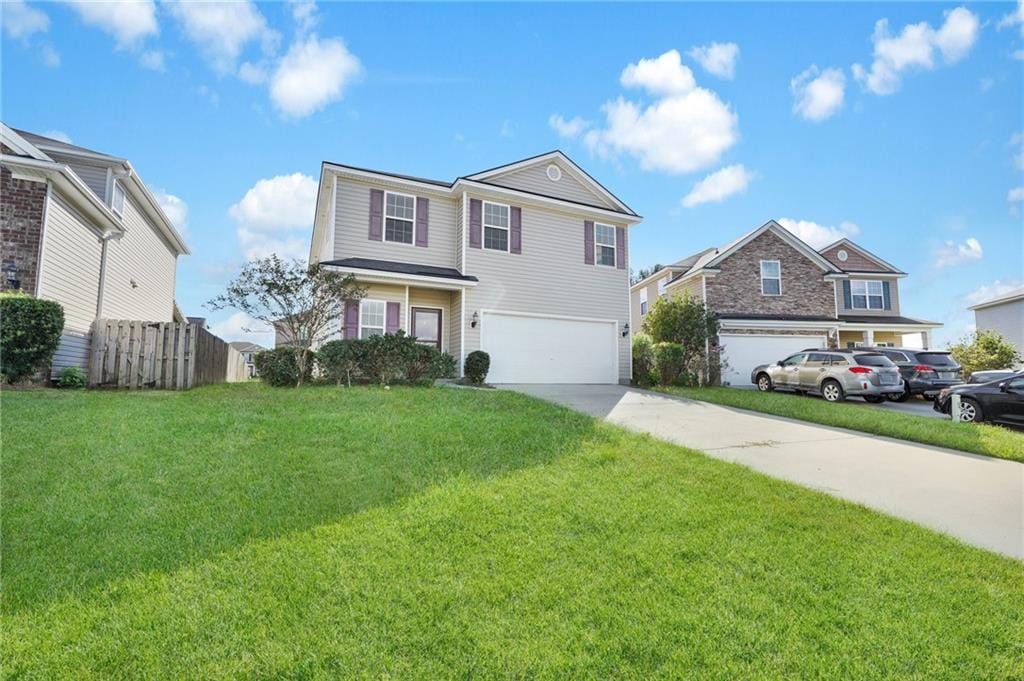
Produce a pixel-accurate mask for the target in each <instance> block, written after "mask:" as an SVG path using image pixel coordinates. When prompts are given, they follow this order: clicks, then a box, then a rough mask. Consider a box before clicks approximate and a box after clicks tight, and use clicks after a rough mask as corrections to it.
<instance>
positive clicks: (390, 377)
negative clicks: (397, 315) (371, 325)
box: [362, 330, 418, 385]
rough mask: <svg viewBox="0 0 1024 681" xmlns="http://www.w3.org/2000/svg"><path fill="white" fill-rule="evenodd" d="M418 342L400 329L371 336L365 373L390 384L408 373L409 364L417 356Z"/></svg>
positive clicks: (369, 376)
mask: <svg viewBox="0 0 1024 681" xmlns="http://www.w3.org/2000/svg"><path fill="white" fill-rule="evenodd" d="M417 347H418V346H417V343H416V341H415V340H414V339H413V337H412V336H410V335H408V334H406V333H405V331H401V330H399V331H398V332H396V333H385V334H383V335H380V336H370V337H369V338H367V339H366V356H365V358H364V360H363V369H362V371H363V373H364V374H365V375H366V376H367V377H368V378H369V379H370V380H372V381H374V382H376V383H380V384H381V385H390V384H392V383H394V382H395V381H396V380H398V379H400V378H404V377H406V376H407V375H408V370H409V365H410V363H411V362H412V360H413V359H414V358H415V357H416V356H417V354H418V350H417Z"/></svg>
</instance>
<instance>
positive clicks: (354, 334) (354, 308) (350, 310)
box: [345, 301, 359, 340]
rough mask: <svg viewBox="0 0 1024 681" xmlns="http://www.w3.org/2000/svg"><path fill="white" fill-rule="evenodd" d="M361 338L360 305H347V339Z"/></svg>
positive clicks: (348, 303) (349, 303) (351, 303)
mask: <svg viewBox="0 0 1024 681" xmlns="http://www.w3.org/2000/svg"><path fill="white" fill-rule="evenodd" d="M358 337H359V303H355V302H352V301H349V302H347V303H345V339H346V340H350V339H352V338H358Z"/></svg>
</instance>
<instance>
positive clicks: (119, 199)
mask: <svg viewBox="0 0 1024 681" xmlns="http://www.w3.org/2000/svg"><path fill="white" fill-rule="evenodd" d="M110 207H111V208H112V209H113V210H114V212H115V213H117V214H118V215H124V187H122V186H121V181H120V180H114V190H113V191H112V192H111V193H110Z"/></svg>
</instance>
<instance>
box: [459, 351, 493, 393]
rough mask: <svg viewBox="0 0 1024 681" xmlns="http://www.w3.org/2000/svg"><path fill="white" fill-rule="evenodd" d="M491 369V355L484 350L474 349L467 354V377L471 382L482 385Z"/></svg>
mask: <svg viewBox="0 0 1024 681" xmlns="http://www.w3.org/2000/svg"><path fill="white" fill-rule="evenodd" d="M490 370H491V356H490V355H488V354H487V353H486V352H484V351H483V350H474V351H473V352H471V353H469V354H468V355H466V367H465V372H466V378H468V379H469V382H470V383H474V384H476V385H481V384H482V383H483V382H484V379H486V378H487V372H488V371H490Z"/></svg>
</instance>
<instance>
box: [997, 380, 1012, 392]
mask: <svg viewBox="0 0 1024 681" xmlns="http://www.w3.org/2000/svg"><path fill="white" fill-rule="evenodd" d="M999 390H1000V391H1001V392H1004V393H1008V392H1010V382H1009V381H1003V382H1002V383H1000V384H999Z"/></svg>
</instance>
